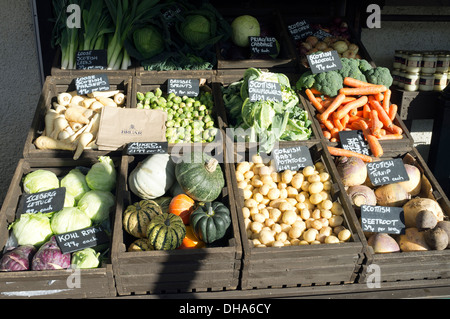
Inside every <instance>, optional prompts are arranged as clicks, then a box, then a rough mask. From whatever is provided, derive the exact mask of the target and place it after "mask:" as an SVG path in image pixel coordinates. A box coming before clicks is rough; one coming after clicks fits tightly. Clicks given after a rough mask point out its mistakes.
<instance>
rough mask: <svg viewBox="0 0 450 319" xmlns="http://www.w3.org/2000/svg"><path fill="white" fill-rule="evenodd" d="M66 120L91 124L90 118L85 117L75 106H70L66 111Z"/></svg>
mask: <svg viewBox="0 0 450 319" xmlns="http://www.w3.org/2000/svg"><path fill="white" fill-rule="evenodd" d="M64 115H65V117H66V120H67V121H69V122H78V123H81V124H89V119H88V118H87V117H85V116H84V115H83V114H82V113H81V112H80V111H78V110H77V108H75V107H69V108H68V109H67V110H66V112H65V113H64Z"/></svg>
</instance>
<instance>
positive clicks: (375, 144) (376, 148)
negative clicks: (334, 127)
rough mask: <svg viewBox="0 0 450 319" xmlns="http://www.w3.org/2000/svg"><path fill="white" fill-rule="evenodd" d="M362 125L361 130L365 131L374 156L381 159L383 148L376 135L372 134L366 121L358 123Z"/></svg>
mask: <svg viewBox="0 0 450 319" xmlns="http://www.w3.org/2000/svg"><path fill="white" fill-rule="evenodd" d="M358 123H359V124H360V125H361V129H362V131H363V134H364V137H365V138H366V140H367V143H368V144H369V148H370V150H371V151H372V155H373V156H375V157H380V156H382V155H383V148H382V147H381V144H380V142H379V141H378V139H377V138H376V136H375V135H373V134H371V132H370V129H369V125H368V124H367V123H366V122H364V121H359V122H358Z"/></svg>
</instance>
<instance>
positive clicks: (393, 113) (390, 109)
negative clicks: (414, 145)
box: [389, 104, 398, 121]
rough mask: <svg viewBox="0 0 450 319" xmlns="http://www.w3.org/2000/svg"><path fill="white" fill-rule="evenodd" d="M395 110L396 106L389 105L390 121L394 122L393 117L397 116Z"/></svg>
mask: <svg viewBox="0 0 450 319" xmlns="http://www.w3.org/2000/svg"><path fill="white" fill-rule="evenodd" d="M397 109H398V106H397V104H391V106H390V107H389V118H390V119H391V121H394V120H395V115H397Z"/></svg>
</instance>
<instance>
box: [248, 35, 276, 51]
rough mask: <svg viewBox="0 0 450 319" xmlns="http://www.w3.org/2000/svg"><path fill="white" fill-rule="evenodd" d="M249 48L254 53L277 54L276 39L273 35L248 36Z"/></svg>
mask: <svg viewBox="0 0 450 319" xmlns="http://www.w3.org/2000/svg"><path fill="white" fill-rule="evenodd" d="M248 38H249V40H250V50H251V52H252V53H254V54H269V55H274V54H278V48H277V40H276V39H275V38H274V37H248Z"/></svg>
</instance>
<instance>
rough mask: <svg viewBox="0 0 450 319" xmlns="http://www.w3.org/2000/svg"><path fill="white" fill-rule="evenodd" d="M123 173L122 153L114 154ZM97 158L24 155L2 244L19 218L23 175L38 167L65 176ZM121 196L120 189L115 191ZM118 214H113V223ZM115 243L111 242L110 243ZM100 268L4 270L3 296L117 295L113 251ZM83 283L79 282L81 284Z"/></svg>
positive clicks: (6, 210) (5, 212)
mask: <svg viewBox="0 0 450 319" xmlns="http://www.w3.org/2000/svg"><path fill="white" fill-rule="evenodd" d="M113 161H114V164H115V166H116V171H117V172H118V173H119V168H120V157H119V158H113ZM96 162H97V160H96V159H93V158H82V159H79V160H77V161H74V160H72V159H69V158H46V159H41V158H29V159H20V160H19V162H18V165H17V167H16V170H15V172H14V175H13V178H12V180H11V184H10V186H9V189H8V193H7V194H6V197H5V200H4V203H3V206H2V208H1V212H0V247H1V248H2V250H3V248H4V247H5V245H6V243H7V241H8V238H9V236H10V231H9V230H8V226H9V225H10V224H11V223H12V222H13V221H14V220H15V219H16V211H17V209H18V206H19V201H20V198H21V195H22V194H23V184H22V178H23V177H24V176H25V175H26V174H27V173H30V172H32V171H35V170H37V169H45V170H50V171H52V172H54V173H55V174H56V175H57V176H58V177H61V176H64V175H65V174H67V173H68V172H69V171H70V170H71V169H73V168H75V167H77V166H82V167H87V168H89V167H91V166H92V165H93V164H94V163H96ZM116 183H117V184H116V190H118V189H120V187H121V186H120V176H118V178H117V182H116ZM114 194H115V196H116V199H117V192H115V193H114ZM113 218H114V214H113V213H112V214H111V215H110V219H111V220H110V221H111V225H112V224H113V221H114V220H113ZM110 247H111V243H110ZM105 257H106V260H104V261H103V264H101V265H100V267H99V268H95V269H80V270H79V271H80V273H79V277H76V278H75V276H78V274H77V273H75V272H74V270H72V269H61V270H44V271H33V270H29V271H20V272H0V298H101V297H115V296H116V294H117V293H116V289H115V285H114V277H113V269H112V264H111V255H110V253H108V254H107V255H105ZM78 284H79V285H78Z"/></svg>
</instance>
